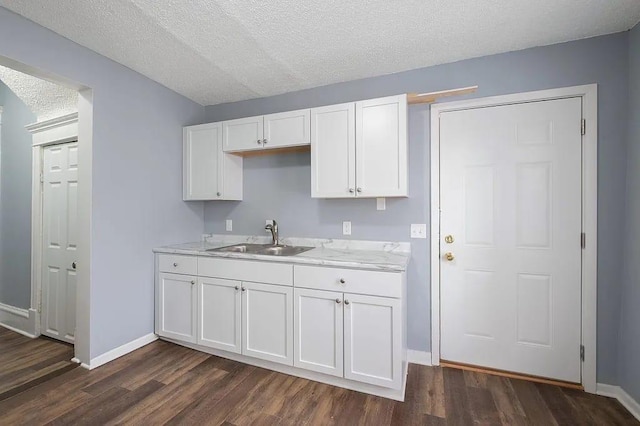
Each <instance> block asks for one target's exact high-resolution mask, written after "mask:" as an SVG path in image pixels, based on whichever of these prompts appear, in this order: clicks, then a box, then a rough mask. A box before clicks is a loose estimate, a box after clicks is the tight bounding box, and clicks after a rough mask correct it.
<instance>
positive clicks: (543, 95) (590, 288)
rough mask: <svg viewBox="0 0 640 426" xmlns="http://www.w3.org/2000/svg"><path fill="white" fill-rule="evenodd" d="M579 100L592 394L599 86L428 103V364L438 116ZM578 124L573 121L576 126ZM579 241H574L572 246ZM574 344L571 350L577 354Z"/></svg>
mask: <svg viewBox="0 0 640 426" xmlns="http://www.w3.org/2000/svg"><path fill="white" fill-rule="evenodd" d="M575 97H580V98H582V117H583V119H585V120H586V127H585V132H584V135H583V136H582V230H583V232H584V233H586V247H585V248H583V249H582V253H581V254H582V307H581V327H582V328H581V334H582V336H581V341H582V345H583V346H584V361H583V362H582V365H581V376H582V385H583V386H584V389H585V391H587V392H590V393H595V392H596V352H597V346H596V344H597V339H596V332H597V272H598V271H597V260H598V241H597V238H598V233H597V230H598V218H597V215H598V85H597V84H589V85H584V86H573V87H564V88H558V89H551V90H541V91H535V92H526V93H517V94H511V95H503V96H492V97H488V98H480V99H470V100H464V101H456V102H447V103H442V104H433V105H432V106H431V149H430V159H431V160H430V161H431V185H430V188H431V210H430V211H431V257H430V265H431V363H432V364H433V365H439V364H440V114H441V113H443V112H450V111H460V110H467V109H475V108H484V107H490V106H499V105H510V104H518V103H526V102H535V101H545V100H553V99H565V98H575ZM577 125H579V124H578V123H576V126H577ZM577 243H578V242H576V244H577ZM577 354H578V348H576V355H577Z"/></svg>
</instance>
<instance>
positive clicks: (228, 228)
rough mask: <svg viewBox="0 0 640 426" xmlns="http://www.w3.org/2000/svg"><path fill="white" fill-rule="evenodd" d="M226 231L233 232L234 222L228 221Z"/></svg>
mask: <svg viewBox="0 0 640 426" xmlns="http://www.w3.org/2000/svg"><path fill="white" fill-rule="evenodd" d="M226 229H227V231H229V232H231V231H233V221H232V220H231V219H227V223H226Z"/></svg>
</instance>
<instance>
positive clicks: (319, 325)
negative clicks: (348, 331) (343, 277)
mask: <svg viewBox="0 0 640 426" xmlns="http://www.w3.org/2000/svg"><path fill="white" fill-rule="evenodd" d="M294 298H295V303H294V304H295V313H294V324H295V326H294V329H295V337H294V345H295V351H294V352H295V362H294V365H295V366H296V367H300V368H304V369H306V370H312V371H317V372H319V373H325V374H331V375H333V376H338V377H342V376H343V374H344V370H343V358H344V353H343V344H344V342H343V310H342V299H343V295H342V293H337V292H332V291H321V290H309V289H306V288H296V289H295V290H294Z"/></svg>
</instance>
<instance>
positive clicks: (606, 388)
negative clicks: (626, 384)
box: [596, 383, 640, 420]
mask: <svg viewBox="0 0 640 426" xmlns="http://www.w3.org/2000/svg"><path fill="white" fill-rule="evenodd" d="M596 393H597V394H598V395H602V396H608V397H610V398H615V399H617V400H618V401H620V404H622V405H623V406H624V408H626V409H627V410H629V412H630V413H631V414H632V415H633V416H634V417H635V418H636V419H638V420H640V403H638V401H636V400H635V399H633V398H632V397H631V395H629V394H628V393H627V392H625V390H624V389H622V388H621V387H620V386H614V385H605V384H604V383H598V385H597V388H596Z"/></svg>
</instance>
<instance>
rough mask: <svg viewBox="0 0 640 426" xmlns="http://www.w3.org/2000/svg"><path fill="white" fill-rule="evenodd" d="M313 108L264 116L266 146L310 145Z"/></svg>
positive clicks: (264, 142)
mask: <svg viewBox="0 0 640 426" xmlns="http://www.w3.org/2000/svg"><path fill="white" fill-rule="evenodd" d="M310 115H311V110H309V109H301V110H298V111H287V112H281V113H278V114H269V115H265V116H264V140H263V141H262V144H263V146H264V148H281V147H285V146H300V145H309V144H310V143H311V128H310V123H309V122H310Z"/></svg>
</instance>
